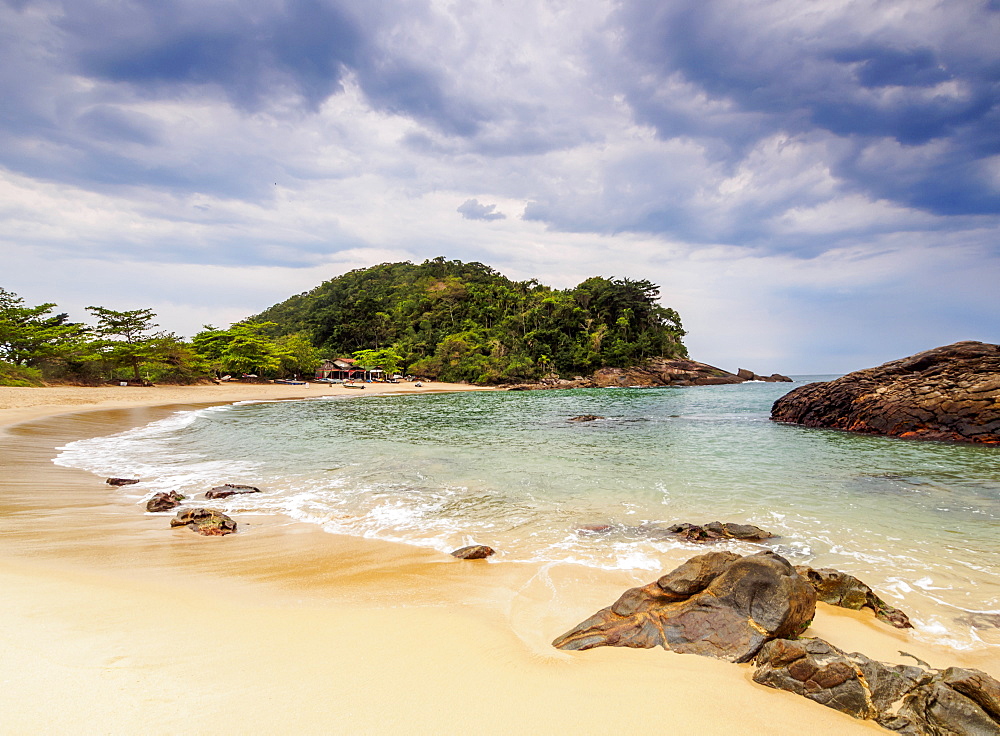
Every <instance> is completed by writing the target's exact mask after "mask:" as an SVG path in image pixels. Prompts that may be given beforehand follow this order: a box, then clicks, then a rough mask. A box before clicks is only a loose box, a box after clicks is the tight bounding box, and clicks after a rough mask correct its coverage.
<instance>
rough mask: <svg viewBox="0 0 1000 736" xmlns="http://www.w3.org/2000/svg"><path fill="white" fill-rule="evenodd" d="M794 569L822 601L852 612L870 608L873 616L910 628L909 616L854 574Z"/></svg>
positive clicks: (803, 568) (898, 626)
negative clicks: (891, 604)
mask: <svg viewBox="0 0 1000 736" xmlns="http://www.w3.org/2000/svg"><path fill="white" fill-rule="evenodd" d="M795 569H796V570H797V571H798V573H799V575H801V576H802V577H804V578H805V579H806V580H807V581H809V584H810V585H812V586H813V588H815V589H816V597H817V599H818V600H821V601H823V603H829V604H830V605H832V606H840V607H841V608H850V609H851V610H853V611H860V610H861V609H862V608H870V609H871V610H872V611H874V612H875V616H876V618H879V619H881V620H882V621H885V622H886V623H888V624H892V625H893V626H895V627H896V628H897V629H912V628H913V624H911V623H910V617H909V616H907V615H906V614H905V613H903V612H902V611H900V610H899V609H898V608H893V607H892V606H890V605H889V604H888V603H886V602H885V601H884V600H882V599H881V598H879V597H878V596H877V595H875V592H874V591H873V590H872V589H871V588H869V587H868V586H867V585H865V584H864V583H863V582H861V581H860V580H858V579H857V578H856V577H854V576H853V575H848V574H847V573H846V572H840V571H839V570H831V569H829V568H822V569H819V570H814V569H813V568H811V567H809V566H808V565H799V566H798V567H796V568H795Z"/></svg>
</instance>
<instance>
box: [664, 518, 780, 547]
mask: <svg viewBox="0 0 1000 736" xmlns="http://www.w3.org/2000/svg"><path fill="white" fill-rule="evenodd" d="M667 531H668V532H670V533H671V534H676V535H677V536H679V537H682V538H683V539H686V540H688V541H689V542H698V543H704V542H717V541H719V540H722V539H742V540H744V541H747V542H760V541H762V540H764V539H770V538H771V537H773V536H774V535H773V534H771V532H766V531H764V530H763V529H761V528H760V527H759V526H754V525H753V524H733V523H730V522H721V521H710V522H709V523H707V524H705V525H704V526H698V525H697V524H688V523H681V524H674V525H673V526H671V527H670V528H668V529H667Z"/></svg>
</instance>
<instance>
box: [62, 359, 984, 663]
mask: <svg viewBox="0 0 1000 736" xmlns="http://www.w3.org/2000/svg"><path fill="white" fill-rule="evenodd" d="M796 378H797V384H796V385H798V384H799V383H802V382H807V381H808V380H819V379H823V378H825V377H796ZM790 388H792V386H791V385H790V384H787V383H785V384H780V383H779V384H770V383H755V382H754V383H744V384H740V385H735V386H706V387H696V388H663V389H628V388H623V389H580V390H569V391H538V392H470V393H455V394H436V395H426V394H425V395H409V396H387V395H381V396H367V397H362V396H356V395H352V396H351V397H350V398H348V397H340V396H337V397H330V398H318V399H309V400H301V401H281V402H259V403H243V404H236V405H232V406H225V407H213V408H210V409H202V410H197V411H187V412H179V413H177V414H175V415H173V416H171V417H168V418H167V419H164V420H161V421H158V422H154V423H152V424H150V425H147V426H145V427H139V428H136V429H132V430H129V431H126V432H122V433H119V434H115V435H112V436H108V437H97V438H93V439H87V440H82V441H79V442H74V443H72V444H69V445H67V446H66V447H64V448H60V449H61V452H60V454H59V456H58V457H57V458H56V462H57V463H58V464H60V465H66V466H71V467H77V468H82V469H86V470H89V471H92V472H94V473H97V474H99V475H102V476H106V475H128V474H135V475H136V476H138V477H140V478H142V479H143V482H142V483H141V484H138V485H134V486H127V487H124V488H122V489H119V490H115V491H109V492H115V493H122V494H125V495H126V496H129V497H131V498H134V499H135V502H136V503H137V504H142V503H144V501H145V499H146V498H148V497H149V496H150V495H152V494H153V493H155V492H157V491H165V490H177V491H179V492H181V493H183V494H184V495H187V496H196V495H198V496H199V497H200V494H202V493H203V492H204V491H206V490H208V489H209V488H210V487H212V486H214V485H219V484H222V483H226V482H230V483H248V484H251V485H255V486H259V487H260V488H261V489H262V490H263V493H260V494H252V495H242V496H234V497H232V498H230V499H226V500H220V501H205V502H202V500H201V499H200V498H199V499H198V503H199V504H201V505H205V506H210V507H215V508H219V509H221V510H224V511H227V512H234V513H239V512H254V513H280V514H286V515H288V516H291V517H293V518H296V519H299V520H302V521H306V522H311V523H315V524H318V525H320V526H322V527H323V528H324V529H325V530H327V531H330V532H333V533H338V534H348V535H354V536H361V537H373V538H379V539H385V540H393V541H399V542H404V543H407V544H413V545H420V546H426V547H432V548H434V549H438V550H441V551H442V552H447V551H450V550H452V549H455V548H456V547H459V546H462V545H465V544H469V543H482V544H489V545H490V546H492V547H494V548H496V549H497V550H498V551H499V554H498V555H497V556H496V557H494V558H492V561H493V562H496V563H500V564H502V563H503V562H505V561H520V562H543V563H566V564H577V565H585V566H592V567H600V568H607V569H625V570H643V571H644V570H648V571H650V576H649V577H650V579H653V578H654V577H655V576H656V574H658V573H659V572H661V571H663V570H664V568H667V569H669V568H670V567H672V566H673V564H674V563H670V564H669V565H665V564H664V562H663V560H664V557H666V556H669V557H670V558H671V559H677V553H678V552H679V551H685V552H686V551H689V552H690V554H692V555H693V554H698V553H701V552H703V551H705V548H704V547H703V546H699V545H694V544H691V543H687V542H681V541H678V540H676V539H674V538H672V537H671V535H669V534H667V533H666V532H665V528H666V527H667V526H669V525H670V524H672V523H675V522H678V521H687V522H693V523H705V522H708V521H713V520H720V521H734V522H741V523H753V524H757V525H758V526H761V527H763V528H764V529H767V530H769V531H771V532H773V533H775V534H777V535H779V536H778V537H776V538H775V539H773V540H768V542H767V543H765V544H763V545H754V544H750V543H726V545H723V547H725V546H728V548H730V549H733V550H735V551H738V552H741V553H747V552H753V551H758V550H760V549H761V548H762V547H767V548H771V549H774V550H775V551H777V552H779V553H780V554H782V555H784V556H786V557H787V558H788V559H789V560H790V561H791V562H792V563H793V564H809V565H812V566H814V567H835V568H837V569H840V570H843V571H845V572H849V573H852V574H854V575H857V576H858V577H860V578H862V579H863V580H865V582H867V583H868V584H869V585H871V586H872V587H873V588H874V589H875V590H876V591H877V592H878V593H879V594H880V595H881V596H882V597H883V598H885V599H886V600H887V601H888V602H889V603H891V604H893V605H896V606H898V607H900V608H902V609H903V610H906V611H908V612H910V613H911V617H912V618H913V619H914V622H915V624H916V625H917V629H918V634H919V635H920V636H922V637H926V638H930V639H933V640H935V641H938V642H942V643H946V644H950V645H952V646H955V647H960V648H964V647H980V646H1000V450H997V449H990V448H983V447H969V446H961V445H952V444H942V443H928V442H914V441H905V440H895V439H889V438H881V437H867V436H860V435H852V434H847V433H842V432H836V431H832V430H816V429H805V428H801V427H795V426H789V425H781V424H775V423H773V422H771V421H769V419H768V414H769V411H770V407H771V404H772V403H773V402H774V400H775V399H777V398H778V397H779V396H781V395H783V394H784V393H785V392H787V391H788V390H789V389H790ZM580 414H596V415H600V416H603V417H605V418H604V419H601V420H598V421H594V422H587V423H572V422H568V421H567V419H568V418H569V417H573V416H576V415H580ZM587 525H609V527H610V528H609V529H607V530H605V531H602V532H591V531H587V530H585V529H584V528H583V527H585V526H587Z"/></svg>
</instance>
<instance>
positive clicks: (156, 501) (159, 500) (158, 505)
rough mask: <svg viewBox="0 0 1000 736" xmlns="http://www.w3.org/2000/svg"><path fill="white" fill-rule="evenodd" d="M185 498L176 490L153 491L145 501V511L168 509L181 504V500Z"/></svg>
mask: <svg viewBox="0 0 1000 736" xmlns="http://www.w3.org/2000/svg"><path fill="white" fill-rule="evenodd" d="M184 499H185V496H182V495H181V494H179V493H178V492H177V491H170V493H155V494H153V496H152V498H150V499H149V500H148V501H146V511H151V512H153V513H156V512H159V511H170V510H171V509H174V508H177V507H178V506H180V505H181V501H183V500H184Z"/></svg>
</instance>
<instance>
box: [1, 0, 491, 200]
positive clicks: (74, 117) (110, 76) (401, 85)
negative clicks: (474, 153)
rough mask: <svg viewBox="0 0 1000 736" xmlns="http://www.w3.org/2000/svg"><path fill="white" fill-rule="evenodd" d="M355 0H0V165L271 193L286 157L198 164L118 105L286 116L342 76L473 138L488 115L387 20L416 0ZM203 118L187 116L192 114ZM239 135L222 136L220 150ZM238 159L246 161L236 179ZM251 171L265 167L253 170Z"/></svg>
mask: <svg viewBox="0 0 1000 736" xmlns="http://www.w3.org/2000/svg"><path fill="white" fill-rule="evenodd" d="M351 5H352V3H351V2H347V1H345V2H338V1H337V0H261V1H260V2H254V3H242V2H229V1H222V2H194V1H192V0H158V1H157V2H143V1H140V0H123V1H122V2H115V3H107V2H100V1H99V0H73V1H72V2H69V1H66V2H55V3H38V2H31V0H27V1H26V2H10V0H6V3H5V5H4V6H0V7H7V8H8V10H7V11H6V12H5V13H4V17H3V18H2V19H0V21H2V23H0V25H2V26H5V28H2V29H0V96H2V98H3V100H4V105H3V109H2V110H0V165H3V166H7V167H8V168H11V169H13V170H15V171H18V172H20V173H25V174H28V175H29V176H34V177H39V178H43V179H52V180H58V181H66V182H70V183H73V184H75V185H77V186H83V187H85V188H91V187H96V188H100V187H102V186H105V185H108V184H132V185H135V186H151V187H162V188H166V189H174V188H177V189H181V190H187V191H200V192H206V193H213V194H217V195H220V196H226V197H240V198H260V197H267V196H269V194H270V190H269V189H268V186H270V185H271V184H272V181H273V178H274V176H276V175H277V176H280V172H281V171H283V170H287V169H286V168H285V164H284V163H283V162H280V161H276V162H273V163H272V164H271V165H267V164H261V165H258V164H257V163H256V162H255V159H259V158H261V157H262V156H267V155H269V154H268V153H267V152H262V151H260V150H253V151H249V152H246V153H244V154H242V155H240V157H239V158H240V159H242V163H239V164H238V163H237V162H236V161H235V160H234V161H231V162H229V163H226V162H225V161H223V160H222V158H223V157H222V156H221V154H217V155H209V156H195V158H196V159H197V160H196V161H192V160H191V157H189V156H187V155H177V154H176V153H172V152H171V149H175V148H177V147H178V146H180V147H183V146H184V145H185V144H184V143H183V142H181V141H179V140H172V141H165V140H163V136H162V133H163V130H162V128H158V126H157V125H156V124H154V123H153V122H152V121H151V120H149V119H148V118H144V117H143V116H142V115H140V114H138V113H134V112H130V111H128V110H126V109H125V108H126V107H128V106H129V105H141V104H143V103H150V102H159V101H163V102H168V103H176V104H179V105H184V104H197V103H198V101H199V100H206V99H213V98H214V99H216V100H218V99H222V100H227V101H228V102H229V103H230V104H231V105H232V106H233V107H234V108H236V109H237V110H238V111H240V112H241V113H242V114H244V115H245V114H264V115H272V114H273V115H277V116H279V117H283V118H285V119H289V120H290V119H294V118H295V116H296V115H297V114H299V112H304V113H305V114H307V115H308V114H310V113H315V112H317V110H318V109H319V106H320V105H322V104H323V102H324V101H326V100H328V99H329V98H330V97H331V96H333V95H336V94H338V93H340V92H342V91H343V85H344V81H345V77H347V76H348V75H351V76H352V78H353V79H354V80H355V81H356V82H357V84H358V85H359V86H360V88H361V91H362V93H363V94H364V95H365V96H366V97H367V99H368V100H369V102H370V103H371V104H372V105H373V106H374V107H375V108H376V109H381V110H385V111H389V112H392V113H395V114H399V115H402V116H405V117H411V118H415V119H418V120H421V121H423V122H425V123H427V124H428V125H430V126H431V127H432V128H436V129H438V130H440V131H442V132H443V133H444V134H446V135H458V136H464V135H470V134H472V133H473V132H474V131H475V130H476V128H477V126H478V125H479V123H480V121H481V120H482V119H483V114H482V113H481V112H477V108H476V105H474V104H472V103H471V102H467V101H465V100H463V99H461V98H459V97H457V96H455V95H453V94H449V93H447V92H446V91H445V87H446V86H447V79H446V75H447V70H445V69H442V68H434V67H433V66H432V65H430V64H427V63H425V62H422V61H420V60H419V59H418V57H419V56H420V53H419V51H420V50H419V49H416V50H414V49H412V48H404V47H403V46H400V47H396V46H395V45H394V41H393V39H392V33H391V31H392V29H393V27H394V25H393V24H399V25H405V24H406V23H407V22H408V21H409V20H410V19H411V17H412V19H418V18H419V14H420V13H421V12H426V11H425V10H424V9H423V4H422V3H420V2H401V3H397V4H395V8H396V9H397V10H399V11H400V12H398V13H395V14H393V13H391V12H388V9H383V11H382V12H380V13H372V12H368V11H367V10H366V8H365V6H364V4H363V3H354V5H355V6H356V7H353V8H352V7H351ZM11 8H12V10H11ZM407 14H409V16H408V15H407ZM81 80H84V81H86V82H87V83H89V86H88V87H86V88H84V87H83V85H81V83H80V82H81ZM296 107H298V108H299V112H297V111H296ZM203 114H204V113H203V112H199V111H193V112H192V114H191V115H190V116H189V117H190V119H191V120H193V121H195V124H196V121H197V118H198V116H200V115H203ZM348 122H350V121H348ZM234 140H235V139H234ZM116 143H120V144H125V149H124V150H123V149H122V148H121V147H118V146H116V145H115V144H116ZM237 145H238V144H236V143H230V141H229V140H226V141H223V142H222V145H221V146H219V147H218V148H219V150H225V149H226V148H227V147H231V148H233V149H235V148H236V147H237ZM144 147H145V148H147V149H149V150H148V151H146V152H143V151H142V150H141V149H142V148H144ZM156 149H159V150H158V151H157V150H156ZM232 152H233V153H235V152H236V151H235V150H233V151H232ZM184 153H185V154H190V153H191V152H190V151H185V152H184ZM192 155H193V154H192ZM150 159H157V160H156V161H152V162H151V161H150ZM213 159H218V160H213ZM213 166H214V167H215V168H214V169H213V170H209V169H210V168H211V167H213ZM241 168H242V169H249V170H248V171H245V175H242V176H241V175H240V173H239V170H240V169H241ZM113 169H117V170H113ZM258 169H269V171H268V173H264V174H263V175H261V176H257V174H258V173H260V172H259V171H258ZM276 171H277V172H278V173H276ZM264 180H268V181H267V184H268V186H264V184H263V182H264Z"/></svg>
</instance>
